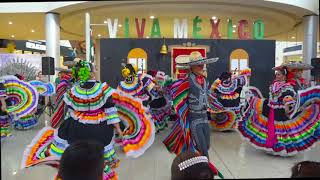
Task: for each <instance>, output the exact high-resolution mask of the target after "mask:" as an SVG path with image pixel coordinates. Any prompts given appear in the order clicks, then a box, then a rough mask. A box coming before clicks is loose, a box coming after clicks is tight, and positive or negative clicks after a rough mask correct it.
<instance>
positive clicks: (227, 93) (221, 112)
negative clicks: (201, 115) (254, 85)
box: [209, 70, 251, 131]
mask: <svg viewBox="0 0 320 180" xmlns="http://www.w3.org/2000/svg"><path fill="white" fill-rule="evenodd" d="M250 74H251V73H250V71H247V70H246V71H242V72H241V73H240V75H239V76H237V77H236V78H234V79H232V81H231V82H230V83H229V84H224V83H222V81H221V80H220V79H217V80H215V81H214V82H213V84H212V86H211V88H210V93H211V96H210V98H209V101H210V104H209V112H210V115H211V118H210V121H209V122H210V124H211V125H212V127H213V129H215V130H218V131H225V130H234V129H235V128H236V125H237V120H239V119H240V118H241V114H240V110H241V104H240V94H241V91H242V87H243V86H244V85H246V84H247V81H248V79H247V76H248V75H250Z"/></svg>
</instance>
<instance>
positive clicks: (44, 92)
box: [14, 80, 55, 130]
mask: <svg viewBox="0 0 320 180" xmlns="http://www.w3.org/2000/svg"><path fill="white" fill-rule="evenodd" d="M29 83H30V84H31V85H32V86H33V87H35V88H36V90H37V92H38V94H39V99H42V98H43V99H44V97H45V96H52V95H53V94H54V93H55V86H54V85H53V84H52V83H50V82H49V83H44V82H42V81H39V80H33V81H29ZM40 101H41V100H40ZM40 106H41V105H39V103H38V106H37V109H39V107H40ZM35 114H36V111H34V112H31V113H29V114H28V115H26V116H23V117H21V118H20V119H17V120H16V121H15V122H14V127H15V128H16V129H20V130H25V129H30V128H33V127H35V126H37V125H38V118H37V116H36V115H35Z"/></svg>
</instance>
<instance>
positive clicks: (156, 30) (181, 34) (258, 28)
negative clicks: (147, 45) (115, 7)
mask: <svg viewBox="0 0 320 180" xmlns="http://www.w3.org/2000/svg"><path fill="white" fill-rule="evenodd" d="M227 21H228V22H227V35H228V39H232V33H233V23H232V19H228V20H227ZM118 22H119V21H118V18H115V19H114V20H113V22H112V20H111V19H110V18H108V19H107V28H108V31H109V37H110V38H117V32H118ZM201 23H202V19H201V18H200V17H199V16H196V17H195V18H194V19H193V23H192V38H196V39H201V38H203V37H202V35H200V32H201V30H202V27H201ZM210 24H211V34H210V38H211V39H220V38H221V35H220V33H219V24H220V19H210ZM145 26H146V19H145V18H142V19H140V20H139V19H138V18H135V27H136V32H137V35H138V38H144V32H145ZM237 27H238V28H237V31H238V37H239V39H263V38H264V23H263V21H262V20H261V19H258V20H256V21H254V22H253V31H252V32H253V33H252V35H250V34H249V33H248V32H247V29H248V28H249V23H248V21H247V20H245V19H243V20H240V21H238V26H237ZM124 37H125V38H129V18H125V21H124ZM150 37H151V38H161V37H162V36H161V30H160V23H159V19H158V18H154V19H153V21H152V28H151V33H150ZM173 37H174V38H189V37H188V20H187V19H186V18H185V19H178V18H175V19H174V23H173Z"/></svg>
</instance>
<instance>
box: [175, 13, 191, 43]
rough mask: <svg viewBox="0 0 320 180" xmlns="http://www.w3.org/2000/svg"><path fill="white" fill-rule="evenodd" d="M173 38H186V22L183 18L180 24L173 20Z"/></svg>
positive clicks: (177, 20) (178, 21) (176, 19)
mask: <svg viewBox="0 0 320 180" xmlns="http://www.w3.org/2000/svg"><path fill="white" fill-rule="evenodd" d="M173 24H174V25H173V37H174V38H188V20H187V19H186V18H185V19H183V20H182V23H181V24H180V20H179V19H178V18H175V19H174V21H173Z"/></svg>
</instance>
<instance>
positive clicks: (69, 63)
mask: <svg viewBox="0 0 320 180" xmlns="http://www.w3.org/2000/svg"><path fill="white" fill-rule="evenodd" d="M80 60H81V59H80V58H74V60H73V61H65V62H63V65H64V66H68V67H73V66H75V65H77V63H78V62H79V61H80Z"/></svg>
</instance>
